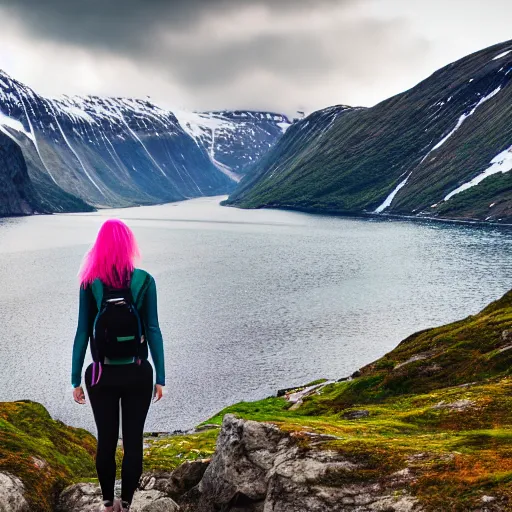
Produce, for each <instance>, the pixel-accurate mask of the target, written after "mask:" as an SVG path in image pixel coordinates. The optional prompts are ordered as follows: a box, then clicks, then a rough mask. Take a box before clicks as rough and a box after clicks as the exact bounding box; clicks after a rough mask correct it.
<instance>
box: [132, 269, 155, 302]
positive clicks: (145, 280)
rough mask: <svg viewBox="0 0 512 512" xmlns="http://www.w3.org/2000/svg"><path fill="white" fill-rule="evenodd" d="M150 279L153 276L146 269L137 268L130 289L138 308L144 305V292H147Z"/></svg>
mask: <svg viewBox="0 0 512 512" xmlns="http://www.w3.org/2000/svg"><path fill="white" fill-rule="evenodd" d="M150 279H151V276H150V275H149V274H148V273H147V272H146V271H145V270H142V269H140V268H136V269H135V270H134V271H133V275H132V280H131V282H130V289H131V291H132V296H133V302H134V304H135V306H136V308H137V309H140V308H141V306H142V301H143V299H144V294H145V293H146V289H147V287H148V285H149V281H150Z"/></svg>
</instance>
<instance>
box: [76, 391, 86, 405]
mask: <svg viewBox="0 0 512 512" xmlns="http://www.w3.org/2000/svg"><path fill="white" fill-rule="evenodd" d="M73 399H74V400H75V402H76V403H77V404H80V405H83V404H85V393H84V388H83V387H82V386H78V387H76V388H74V389H73Z"/></svg>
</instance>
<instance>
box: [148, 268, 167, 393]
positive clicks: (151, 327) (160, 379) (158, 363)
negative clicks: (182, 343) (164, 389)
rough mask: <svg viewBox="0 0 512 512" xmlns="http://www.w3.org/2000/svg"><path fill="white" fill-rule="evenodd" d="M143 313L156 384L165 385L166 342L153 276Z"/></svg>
mask: <svg viewBox="0 0 512 512" xmlns="http://www.w3.org/2000/svg"><path fill="white" fill-rule="evenodd" d="M143 315H144V325H145V327H146V338H147V341H148V345H149V350H150V351H151V358H152V359H153V363H154V365H155V373H156V384H157V385H158V386H165V362H164V343H163V339H162V332H161V331H160V325H159V323H158V307H157V296H156V284H155V280H154V279H153V277H151V280H150V282H149V285H148V288H147V291H146V295H145V297H144V310H143Z"/></svg>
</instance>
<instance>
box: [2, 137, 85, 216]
mask: <svg viewBox="0 0 512 512" xmlns="http://www.w3.org/2000/svg"><path fill="white" fill-rule="evenodd" d="M40 190H44V191H45V193H44V194H41V193H40ZM55 205H58V206H55ZM88 210H92V208H91V207H90V206H89V205H87V204H86V203H84V202H83V201H81V200H80V199H78V198H76V197H73V196H71V195H70V194H67V193H66V192H64V191H63V190H62V189H60V188H59V187H57V186H55V184H53V183H52V182H50V181H49V180H47V181H45V180H44V179H42V180H41V182H40V187H37V186H35V185H34V183H32V182H31V180H30V177H29V175H28V172H27V166H26V163H25V159H24V158H23V153H22V151H21V149H20V148H19V146H18V145H17V144H16V143H15V142H14V141H13V140H12V139H11V138H9V137H8V136H7V135H5V134H4V133H2V132H1V131H0V216H4V215H28V214H32V213H50V212H54V211H88Z"/></svg>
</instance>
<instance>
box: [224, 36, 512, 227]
mask: <svg viewBox="0 0 512 512" xmlns="http://www.w3.org/2000/svg"><path fill="white" fill-rule="evenodd" d="M333 113H335V114H336V115H333ZM510 171H512V41H508V42H505V43H501V44H498V45H495V46H492V47H490V48H487V49H485V50H482V51H479V52H477V53H475V54H472V55H470V56H468V57H465V58H463V59H461V60H459V61H457V62H455V63H452V64H450V65H448V66H446V67H444V68H442V69H441V70H439V71H437V72H436V73H434V74H433V75H432V76H431V77H429V78H427V79H426V80H425V81H423V82H421V83H420V84H418V85H417V86H416V87H414V88H412V89H411V90H409V91H406V92H404V93H402V94H399V95H397V96H395V97H393V98H390V99H389V100H386V101H384V102H382V103H380V104H379V105H376V106H375V107H372V108H356V109H350V108H346V107H334V108H331V109H326V110H323V111H320V112H315V113H313V114H311V115H310V116H308V117H306V118H305V119H303V120H301V121H300V122H298V123H295V124H294V125H293V126H292V127H290V128H289V129H288V130H287V132H286V134H285V135H284V136H283V137H282V138H281V140H280V141H279V142H278V144H276V146H275V147H274V148H273V149H272V150H271V151H270V152H269V153H268V154H267V155H266V156H265V157H263V158H262V159H261V160H260V162H258V163H257V164H256V165H255V167H254V169H253V170H252V172H251V175H250V176H248V177H247V178H245V179H244V180H242V182H241V183H240V185H239V186H238V188H237V189H236V190H235V192H234V193H233V194H232V195H231V196H230V198H229V200H228V204H235V205H239V206H242V207H249V208H254V207H273V208H276V207H277V208H279V207H286V208H298V209H307V210H309V211H323V212H325V211H329V212H335V213H352V214H353V213H375V214H388V213H390V214H399V215H417V216H430V217H431V216H434V217H440V218H457V219H476V220H488V221H497V222H499V221H504V222H505V221H506V222H511V221H512V172H510Z"/></svg>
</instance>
